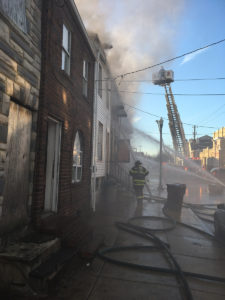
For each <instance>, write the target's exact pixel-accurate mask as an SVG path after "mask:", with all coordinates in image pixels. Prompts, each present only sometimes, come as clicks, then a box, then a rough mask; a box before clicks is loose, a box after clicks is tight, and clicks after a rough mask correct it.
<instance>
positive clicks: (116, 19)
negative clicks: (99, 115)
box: [75, 0, 185, 80]
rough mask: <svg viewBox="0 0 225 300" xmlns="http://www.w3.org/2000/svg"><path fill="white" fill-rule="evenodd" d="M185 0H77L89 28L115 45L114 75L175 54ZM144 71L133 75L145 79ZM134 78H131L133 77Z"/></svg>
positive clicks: (111, 54) (111, 56)
mask: <svg viewBox="0 0 225 300" xmlns="http://www.w3.org/2000/svg"><path fill="white" fill-rule="evenodd" d="M184 1H185V0H166V1H165V0H114V1H112V0H91V1H90V0H75V3H76V5H77V7H78V10H79V12H80V14H81V17H82V19H83V21H84V23H85V25H86V27H87V29H88V30H91V31H94V32H96V33H97V34H98V35H99V37H100V40H101V41H102V42H108V43H111V44H112V45H113V49H112V50H108V61H109V64H110V67H111V70H112V73H113V74H114V75H118V74H123V73H126V72H129V71H133V70H136V69H140V68H142V67H145V66H148V65H151V64H154V63H157V62H159V61H161V60H162V59H164V58H169V57H171V56H172V55H173V54H174V42H175V38H176V33H177V32H178V28H179V20H180V18H181V17H182V12H183V9H184ZM144 76H145V74H143V73H140V74H138V75H137V74H136V75H135V76H133V78H134V77H135V79H137V78H139V77H141V78H143V77H144ZM130 79H131V78H130V77H129V80H130Z"/></svg>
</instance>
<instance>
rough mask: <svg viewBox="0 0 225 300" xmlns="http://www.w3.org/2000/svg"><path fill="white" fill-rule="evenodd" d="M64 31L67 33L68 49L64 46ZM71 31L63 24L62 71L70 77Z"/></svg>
mask: <svg viewBox="0 0 225 300" xmlns="http://www.w3.org/2000/svg"><path fill="white" fill-rule="evenodd" d="M64 29H65V30H66V32H67V35H68V37H67V49H66V48H65V44H64V38H66V37H65V33H64ZM71 36H72V35H71V31H70V30H69V28H68V27H67V26H66V25H65V24H64V23H63V28H62V61H61V69H62V70H63V71H64V72H65V73H66V74H67V75H70V65H71ZM66 58H67V63H66ZM67 64H68V66H67Z"/></svg>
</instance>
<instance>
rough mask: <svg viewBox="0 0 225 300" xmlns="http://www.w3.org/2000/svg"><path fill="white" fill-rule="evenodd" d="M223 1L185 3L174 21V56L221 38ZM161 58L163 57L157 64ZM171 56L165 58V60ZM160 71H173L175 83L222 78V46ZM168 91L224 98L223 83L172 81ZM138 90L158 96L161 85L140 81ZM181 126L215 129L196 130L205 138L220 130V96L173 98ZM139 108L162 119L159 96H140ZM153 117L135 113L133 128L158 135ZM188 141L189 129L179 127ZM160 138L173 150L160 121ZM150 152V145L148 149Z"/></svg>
mask: <svg viewBox="0 0 225 300" xmlns="http://www.w3.org/2000/svg"><path fill="white" fill-rule="evenodd" d="M224 14H225V1H223V0H215V1H212V0H197V1H192V0H189V1H187V2H186V3H185V12H184V13H183V16H182V18H181V19H180V20H179V26H178V28H177V35H176V37H175V38H174V39H175V41H174V45H175V56H179V55H182V54H184V53H186V52H189V51H192V50H194V49H198V48H201V47H203V46H205V45H208V44H210V43H213V42H216V41H219V40H222V39H224V38H225V18H224ZM164 58H165V57H163V58H162V60H163V59H164ZM168 58H170V56H168ZM164 68H165V69H172V70H173V71H174V77H175V80H176V79H190V78H224V77H225V43H221V44H218V45H216V46H213V47H209V48H208V49H206V50H204V51H201V52H199V53H196V54H194V55H189V56H185V57H184V58H180V59H178V60H175V61H173V62H172V63H169V64H164ZM171 87H172V91H173V93H174V94H175V93H177V94H179V93H182V94H214V93H223V94H225V80H209V81H208V80H207V81H175V82H174V83H172V84H171ZM140 90H141V91H142V92H152V93H163V92H164V90H163V88H162V87H160V86H153V85H152V84H148V83H143V84H142V85H141V87H140ZM174 97H175V101H176V104H177V107H178V111H179V113H180V118H181V121H182V122H183V123H189V124H193V125H197V126H198V125H199V126H208V127H215V128H203V127H197V137H200V136H203V135H205V134H208V135H210V136H212V134H213V132H214V131H215V130H217V128H221V127H223V126H224V127H225V96H196V97H194V96H174ZM137 107H138V108H140V109H141V110H144V111H148V112H150V113H152V114H155V115H158V116H162V117H163V118H167V109H166V101H165V97H164V95H161V96H153V95H142V97H141V100H140V102H139V103H138V105H137ZM155 120H156V118H155V117H150V116H148V115H147V114H144V113H142V112H137V113H136V119H135V121H136V122H135V124H134V126H136V127H137V128H139V129H141V130H143V129H144V131H145V132H147V133H150V134H151V135H152V136H153V137H155V138H158V137H159V130H158V125H157V123H156V122H155ZM183 127H184V131H185V135H186V138H187V139H190V138H193V126H187V125H183ZM163 140H164V142H165V143H166V144H167V145H170V146H171V147H172V139H171V136H170V131H169V127H168V121H167V120H164V126H163ZM138 143H139V145H138V146H140V145H142V147H139V150H140V149H142V151H148V152H149V151H150V152H151V149H149V146H148V145H147V141H141V140H139V141H138ZM150 148H151V146H150Z"/></svg>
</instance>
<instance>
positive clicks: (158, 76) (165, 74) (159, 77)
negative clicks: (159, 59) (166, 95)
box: [152, 67, 174, 85]
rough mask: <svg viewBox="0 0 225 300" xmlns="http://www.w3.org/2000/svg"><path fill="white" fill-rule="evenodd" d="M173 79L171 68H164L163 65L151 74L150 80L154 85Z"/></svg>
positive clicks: (169, 81) (163, 83)
mask: <svg viewBox="0 0 225 300" xmlns="http://www.w3.org/2000/svg"><path fill="white" fill-rule="evenodd" d="M173 81H174V73H173V71H172V70H165V69H164V68H163V67H161V69H160V70H159V71H158V72H155V73H153V74H152V82H153V84H156V85H165V84H167V83H171V82H173Z"/></svg>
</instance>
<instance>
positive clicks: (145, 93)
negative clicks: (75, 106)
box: [101, 89, 225, 97]
mask: <svg viewBox="0 0 225 300" xmlns="http://www.w3.org/2000/svg"><path fill="white" fill-rule="evenodd" d="M101 90H102V91H108V92H120V93H128V94H140V95H154V96H165V94H163V93H150V92H138V91H121V90H111V89H101ZM168 95H171V94H168ZM173 95H174V96H191V97H193V96H194V97H197V96H225V94H223V93H216V94H213V93H212V94H209V93H207V94H179V93H178V94H176V93H173Z"/></svg>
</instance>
